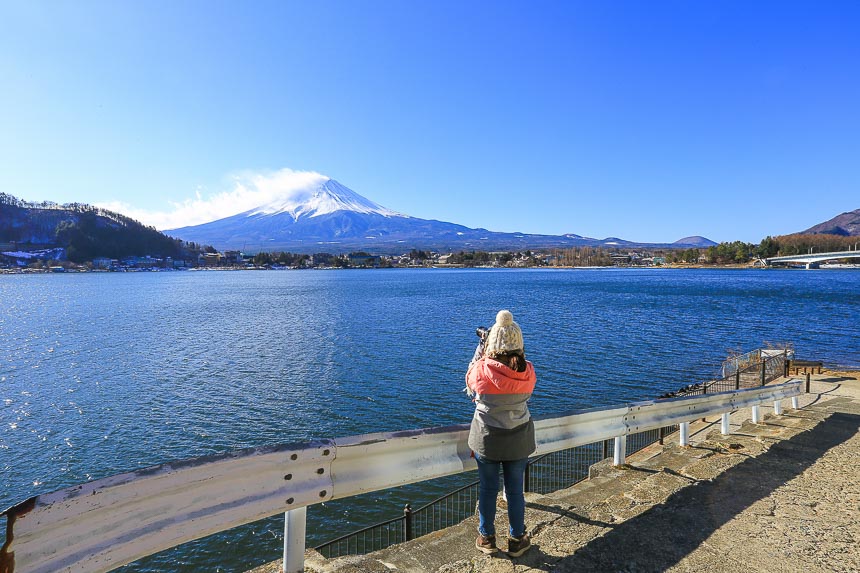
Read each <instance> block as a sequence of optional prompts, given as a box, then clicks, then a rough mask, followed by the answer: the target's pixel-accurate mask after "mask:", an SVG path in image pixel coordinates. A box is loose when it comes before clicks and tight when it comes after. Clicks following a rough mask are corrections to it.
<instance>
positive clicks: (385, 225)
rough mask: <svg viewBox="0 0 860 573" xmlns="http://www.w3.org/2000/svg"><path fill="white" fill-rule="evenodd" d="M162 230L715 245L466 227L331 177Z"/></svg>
mask: <svg viewBox="0 0 860 573" xmlns="http://www.w3.org/2000/svg"><path fill="white" fill-rule="evenodd" d="M166 232H168V233H170V234H171V235H173V236H176V237H180V238H182V239H184V240H186V241H193V242H196V243H203V244H211V245H215V246H217V247H219V248H222V249H239V250H248V251H255V250H257V251H272V250H284V251H292V252H299V253H313V252H323V251H327V252H339V253H345V252H349V251H354V250H372V251H375V252H379V253H390V254H396V253H401V252H403V251H408V250H410V249H421V250H436V251H459V250H467V251H468V250H482V251H494V250H499V251H501V250H518V251H519V250H534V249H551V248H570V247H578V246H594V247H598V246H607V247H630V248H634V247H651V248H661V247H662V248H679V247H701V246H703V245H705V243H707V245H706V246H711V245H715V244H716V243H714V242H713V241H709V240H708V239H704V238H703V237H695V239H697V241H696V243H695V244H693V243H690V244H686V243H680V242H679V241H676V242H675V243H637V242H633V241H626V240H624V239H619V238H615V237H607V238H606V239H593V238H590V237H583V236H581V235H577V234H574V233H568V234H564V235H543V234H530V233H506V232H496V231H489V230H487V229H484V228H477V229H473V228H469V227H465V226H463V225H458V224H456V223H449V222H445V221H437V220H433V219H421V218H418V217H412V216H410V215H405V214H402V213H397V212H396V211H393V210H391V209H387V208H386V207H383V206H381V205H379V204H377V203H375V202H374V201H371V200H370V199H367V198H366V197H364V196H362V195H360V194H358V193H356V192H355V191H353V190H352V189H350V188H348V187H346V186H345V185H343V184H341V183H339V182H338V181H336V180H334V179H331V178H324V179H322V180H321V181H319V182H316V183H314V184H313V185H312V187H311V188H307V189H302V190H299V191H293V192H292V193H291V194H289V195H287V196H284V197H279V198H276V199H274V200H272V201H270V202H269V203H267V204H265V205H261V206H259V207H255V208H253V209H250V210H247V211H244V212H242V213H238V214H236V215H231V216H229V217H225V218H223V219H218V220H216V221H210V222H208V223H202V224H199V225H192V226H187V227H180V228H176V229H169V230H167V231H166Z"/></svg>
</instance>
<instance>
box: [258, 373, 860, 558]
mask: <svg viewBox="0 0 860 573" xmlns="http://www.w3.org/2000/svg"><path fill="white" fill-rule="evenodd" d="M812 379H813V383H812V387H811V390H812V392H811V393H810V394H806V395H803V396H801V398H800V405H801V409H800V410H792V409H791V408H790V407H788V406H789V404H788V400H786V401H785V402H786V403H784V404H783V415H782V416H773V415H772V409H770V408H763V410H764V412H765V417H764V421H763V423H762V424H758V425H754V424H752V423H751V422H750V421H749V420H750V418H751V413H750V411H749V409H746V410H741V411H738V412H735V413H733V414H732V418H731V419H732V424H731V431H732V433H731V435H729V436H723V435H721V434H720V424H719V418H714V419H709V420H708V421H707V422H705V423H703V422H696V423H695V424H693V425H692V426H691V443H692V447H688V448H680V447H679V446H678V445H677V442H675V443H673V444H669V442H668V440H667V445H666V446H658V445H655V446H651V447H650V448H648V449H647V450H645V451H643V452H641V453H640V454H637V456H635V457H631V458H628V460H627V461H628V463H629V466H628V467H626V468H620V469H619V468H613V467H612V466H611V465H610V464H609V463H608V462H609V460H607V461H605V462H602V463H601V464H598V465H597V466H594V467H593V468H592V470H593V471H592V477H591V479H589V480H587V481H585V482H582V483H580V484H577V485H576V486H573V487H571V488H568V489H565V490H561V491H558V492H555V493H553V494H550V495H545V496H539V495H535V494H527V496H526V501H527V510H526V511H527V513H526V524H527V526H528V528H529V531H530V534H531V536H532V544H533V547H532V548H531V550H530V551H529V552H528V553H526V554H525V555H523V556H522V557H519V558H516V559H510V558H508V557H507V556H506V555H505V554H504V553H499V554H497V555H496V556H485V555H483V554H481V553H479V552H478V551H477V550H476V549H475V547H474V541H475V536H476V526H477V519H476V518H474V517H473V518H470V519H467V520H466V521H464V522H463V523H461V524H459V525H457V526H454V527H450V528H448V529H445V530H442V531H438V532H436V533H433V534H430V535H427V536H424V537H422V538H419V539H416V540H413V541H410V542H407V543H404V544H400V545H396V546H393V547H390V548H388V549H385V550H382V551H377V552H375V553H371V554H368V555H364V556H356V557H343V558H338V559H331V560H326V559H323V558H322V557H321V556H319V555H318V554H316V553H315V552H313V551H309V552H308V554H307V558H306V564H305V567H306V570H307V571H313V572H316V573H360V572H376V573H383V572H385V573H387V572H389V571H403V572H414V573H431V572H434V573H435V572H438V573H461V572H462V573H496V572H505V573H512V572H527V571H554V572H574V571H576V572H580V571H595V572H598V571H600V572H603V571H606V572H626V573H639V572H651V571H661V572H662V571H671V572H681V571H684V572H686V571H690V572H693V571H695V572H697V573H700V572H703V571H721V572H737V573H741V572H743V573H748V572H750V571H752V572H774V573H789V572H801V571H802V572H804V573H815V572H819V571H821V572H823V571H839V572H846V573H847V572H858V571H860V376H858V374H857V373H837V372H825V373H823V374H820V375H814V376H813V377H812ZM783 381H784V380H783ZM674 437H676V436H673V438H674ZM504 517H505V516H504V510H501V511H500V512H499V516H498V517H497V523H496V528H497V530H498V531H500V532H504V531H507V524H506V523H505V521H504ZM500 541H501V545H502V548H504V543H505V540H504V537H500ZM279 565H280V564H279V563H272V564H269V565H266V566H264V567H260V568H258V569H255V570H254V573H274V572H275V571H279Z"/></svg>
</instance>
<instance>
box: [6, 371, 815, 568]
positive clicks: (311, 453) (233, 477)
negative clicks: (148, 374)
mask: <svg viewBox="0 0 860 573" xmlns="http://www.w3.org/2000/svg"><path fill="white" fill-rule="evenodd" d="M800 392H801V381H799V380H796V381H791V382H788V383H785V384H780V385H776V386H767V387H760V388H754V389H749V390H738V391H731V392H724V393H719V394H713V395H711V394H709V395H704V396H691V397H684V398H674V399H668V400H650V401H644V402H636V403H632V404H627V405H624V406H620V407H610V408H597V409H591V410H583V411H577V412H573V413H571V414H570V415H567V416H562V417H557V418H551V419H543V420H536V421H535V435H536V440H537V443H538V448H537V451H536V452H535V453H536V455H541V454H546V453H551V452H555V451H559V450H564V449H568V448H573V447H575V446H581V445H585V444H590V443H594V442H600V441H602V440H607V439H615V444H616V448H615V450H616V451H615V460H616V463H617V462H618V460H619V459H621V460H622V461H621V463H623V458H624V456H623V452H624V451H625V449H626V448H625V446H624V444H625V441H626V438H627V436H628V435H629V434H635V433H638V432H642V431H646V430H654V429H659V428H662V427H665V426H669V425H673V424H682V431H681V439H682V443H684V426H686V425H687V423H688V422H690V421H692V420H695V419H698V418H701V417H703V416H706V415H713V414H717V413H728V412H731V411H733V410H736V409H738V408H744V407H748V406H757V405H759V404H764V403H768V402H775V403H778V402H779V401H780V400H783V399H785V398H789V397H793V396H798V395H799V394H800ZM756 410H757V409H756ZM756 410H754V417H755V416H756V414H755V411H756ZM467 438H468V426H466V425H459V426H452V427H446V428H430V429H424V430H409V431H404V432H386V433H376V434H367V435H363V436H351V437H347V438H338V439H333V440H319V441H315V442H309V443H304V444H287V445H279V446H273V447H266V448H252V449H246V450H242V451H239V452H234V453H229V454H225V455H220V456H208V457H202V458H195V459H191V460H184V461H180V462H172V463H168V464H162V465H159V466H155V467H152V468H147V469H142V470H138V471H135V472H131V473H127V474H122V475H118V476H112V477H108V478H104V479H100V480H96V481H92V482H88V483H85V484H81V485H77V486H73V487H70V488H66V489H62V490H59V491H56V492H54V493H49V494H43V495H38V496H35V497H33V498H30V499H28V500H26V501H24V502H22V503H19V504H18V505H15V506H13V507H10V508H9V509H6V510H5V511H3V512H2V515H3V516H5V517H6V519H7V530H6V531H7V533H6V544H5V545H4V546H3V548H2V549H0V571H3V572H4V573H16V572H17V573H31V572H34V573H53V572H55V571H79V572H103V571H110V570H112V569H115V568H117V567H119V566H121V565H124V564H126V563H130V562H132V561H135V560H137V559H139V558H142V557H145V556H147V555H151V554H153V553H157V552H159V551H163V550H165V549H169V548H171V547H175V546H177V545H181V544H182V543H185V542H188V541H191V540H194V539H199V538H201V537H204V536H206V535H210V534H213V533H218V532H221V531H225V530H228V529H231V528H233V527H236V526H239V525H243V524H245V523H250V522H253V521H257V520H259V519H263V518H265V517H269V516H271V515H275V514H278V513H281V512H284V511H285V510H286V516H287V517H286V534H285V549H286V551H285V568H284V570H285V571H288V572H293V571H301V570H302V569H303V559H304V533H305V508H306V506H308V505H313V504H315V503H320V502H323V501H327V500H331V499H337V498H344V497H350V496H353V495H357V494H360V493H366V492H370V491H376V490H382V489H388V488H391V487H395V486H399V485H405V484H408V483H415V482H419V481H425V480H428V479H432V478H436V477H442V476H445V475H450V474H454V473H459V472H463V471H467V470H471V469H475V467H476V465H475V461H474V459H472V457H471V452H470V450H469V447H468V444H467ZM616 438H617V439H616ZM619 444H620V446H619ZM619 447H620V448H621V449H620V452H621V453H619Z"/></svg>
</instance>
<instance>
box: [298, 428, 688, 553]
mask: <svg viewBox="0 0 860 573" xmlns="http://www.w3.org/2000/svg"><path fill="white" fill-rule="evenodd" d="M677 430H678V426H677V425H673V426H668V427H666V428H660V429H657V430H647V431H645V432H639V433H637V434H631V435H630V436H628V438H629V439H628V441H627V451H626V454H627V455H628V456H629V455H632V454H634V453H636V452H638V451H640V450H642V449H644V448H646V447H647V446H650V445H651V444H654V443H657V442H660V443H663V438H664V437H665V436H666V435H668V434H671V433H672V432H676V431H677ZM611 456H612V440H603V441H601V442H596V443H592V444H585V445H582V446H576V447H574V448H568V449H565V450H559V451H557V452H552V453H548V454H543V455H541V456H538V457H535V458H532V459H530V460H529V463H528V465H527V466H526V474H525V491H527V492H535V493H541V494H546V493H550V492H553V491H557V490H559V489H563V488H566V487H570V486H572V485H574V484H576V483H579V482H580V481H582V480H584V479H587V478H588V474H589V468H591V466H593V465H594V464H596V463H598V462H600V461H603V460H605V459H606V458H608V457H611ZM477 501H478V481H472V482H470V483H468V484H466V485H463V486H461V487H458V488H457V489H455V490H453V491H450V492H448V493H446V494H445V495H443V496H440V497H438V498H436V499H434V500H432V501H430V502H429V503H427V504H425V505H423V506H421V507H419V508H418V509H414V510H413V509H412V506H411V504H407V505H406V507H405V508H404V510H403V514H402V515H399V516H397V517H394V518H392V519H387V520H385V521H382V522H379V523H375V524H373V525H369V526H367V527H363V528H361V529H358V530H356V531H353V532H351V533H347V534H345V535H341V536H339V537H336V538H334V539H332V540H329V541H326V542H325V543H322V544H320V545H317V546H316V547H314V549H315V550H316V551H317V552H319V553H320V554H321V555H322V556H323V557H326V558H333V557H342V556H344V555H361V554H364V553H370V552H372V551H379V550H380V549H384V548H386V547H389V546H391V545H395V544H397V543H403V542H405V541H409V540H410V539H415V538H417V537H420V536H422V535H427V534H428V533H432V532H434V531H438V530H440V529H444V528H446V527H451V526H452V525H456V524H458V523H460V522H461V521H463V520H464V519H466V518H468V517H470V516H472V515H474V514H475V510H476V506H477Z"/></svg>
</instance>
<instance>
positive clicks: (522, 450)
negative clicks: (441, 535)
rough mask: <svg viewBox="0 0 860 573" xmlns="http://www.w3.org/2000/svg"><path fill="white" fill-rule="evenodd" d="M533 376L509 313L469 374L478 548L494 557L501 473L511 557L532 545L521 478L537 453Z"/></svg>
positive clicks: (503, 315)
mask: <svg viewBox="0 0 860 573" xmlns="http://www.w3.org/2000/svg"><path fill="white" fill-rule="evenodd" d="M535 381H536V378H535V371H534V367H533V366H532V363H531V362H529V361H527V360H526V356H525V351H524V347H523V333H522V331H521V330H520V327H519V325H517V323H516V322H514V317H513V315H512V314H511V313H510V311H507V310H500V311H499V313H498V314H497V315H496V323H495V324H494V325H493V327H492V328H491V329H490V331H489V333H488V334H487V335H486V337H484V338H483V340H482V342H481V344H479V345H478V349H477V350H476V351H475V357H474V358H473V359H472V363H471V364H469V370H468V372H467V373H466V388H467V390H468V392H469V395H470V396H472V398H473V401H474V402H475V415H474V416H473V418H472V427H471V429H470V431H469V447H470V448H471V449H472V451H473V452H474V453H475V459H476V460H477V462H478V479H479V480H480V481H479V494H478V516H479V523H478V534H479V535H478V538H477V539H476V540H475V547H477V548H478V549H479V550H481V551H483V552H484V553H495V552H497V551H498V548H497V547H496V527H495V523H494V522H495V518H496V497H497V495H498V493H499V469H500V467H501V470H502V473H503V474H504V479H505V494H506V497H507V500H508V519H509V521H510V532H509V534H510V538H509V539H508V551H507V553H508V555H510V556H511V557H519V556H520V555H522V554H523V553H525V552H526V551H527V550H528V548H529V547H530V546H531V543H530V541H529V536H528V535H527V534H526V526H525V508H526V501H525V496H524V495H523V479H524V475H525V468H526V463H527V462H528V457H529V455H530V454H531V453H532V452H534V451H535V431H534V423H533V422H532V420H531V416H530V415H529V409H528V406H527V404H526V403H527V401H528V399H529V398H530V397H531V395H532V391H533V390H534V387H535Z"/></svg>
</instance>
